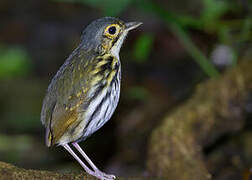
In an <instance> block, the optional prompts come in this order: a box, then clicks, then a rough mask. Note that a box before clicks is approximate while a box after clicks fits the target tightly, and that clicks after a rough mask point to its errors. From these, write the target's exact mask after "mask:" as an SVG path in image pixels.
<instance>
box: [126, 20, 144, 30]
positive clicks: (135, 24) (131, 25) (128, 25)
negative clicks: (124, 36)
mask: <svg viewBox="0 0 252 180" xmlns="http://www.w3.org/2000/svg"><path fill="white" fill-rule="evenodd" d="M141 24H143V23H142V22H128V23H126V31H130V30H132V29H135V28H137V27H138V26H140V25H141Z"/></svg>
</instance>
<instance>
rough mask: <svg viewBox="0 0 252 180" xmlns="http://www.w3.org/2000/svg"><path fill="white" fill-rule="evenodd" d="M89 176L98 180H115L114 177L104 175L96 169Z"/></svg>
mask: <svg viewBox="0 0 252 180" xmlns="http://www.w3.org/2000/svg"><path fill="white" fill-rule="evenodd" d="M91 175H93V176H95V177H97V178H98V179H100V180H114V179H116V176H115V175H112V174H106V173H104V172H102V171H100V170H98V169H97V170H96V171H94V172H92V173H91Z"/></svg>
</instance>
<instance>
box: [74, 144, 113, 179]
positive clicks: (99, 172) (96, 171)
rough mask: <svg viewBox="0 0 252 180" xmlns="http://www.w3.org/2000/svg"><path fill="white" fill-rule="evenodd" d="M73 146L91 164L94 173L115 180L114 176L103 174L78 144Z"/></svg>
mask: <svg viewBox="0 0 252 180" xmlns="http://www.w3.org/2000/svg"><path fill="white" fill-rule="evenodd" d="M72 144H73V146H74V147H75V148H76V149H77V150H78V151H79V153H80V154H81V155H82V156H83V157H84V158H85V160H86V161H87V162H88V163H89V165H90V166H91V167H92V168H93V170H94V172H95V173H96V174H97V175H102V176H104V177H106V178H109V179H115V178H116V177H115V176H114V175H109V174H105V173H103V172H101V171H100V170H99V169H98V168H97V167H96V166H95V165H94V163H93V162H92V161H91V159H89V157H88V156H87V155H86V153H85V152H84V151H83V150H82V149H81V147H80V146H79V144H78V143H76V142H74V143H72Z"/></svg>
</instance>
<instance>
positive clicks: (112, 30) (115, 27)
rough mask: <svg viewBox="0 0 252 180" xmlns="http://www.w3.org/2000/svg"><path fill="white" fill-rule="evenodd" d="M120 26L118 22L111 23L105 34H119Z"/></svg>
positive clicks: (110, 36)
mask: <svg viewBox="0 0 252 180" xmlns="http://www.w3.org/2000/svg"><path fill="white" fill-rule="evenodd" d="M119 30H120V26H119V25H118V24H111V25H109V26H107V27H106V29H105V30H104V35H105V36H107V37H109V38H114V37H116V36H117V35H118V34H119Z"/></svg>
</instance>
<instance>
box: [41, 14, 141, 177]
mask: <svg viewBox="0 0 252 180" xmlns="http://www.w3.org/2000/svg"><path fill="white" fill-rule="evenodd" d="M141 24H142V23H141V22H124V21H123V20H121V19H119V18H115V17H102V18H99V19H96V20H94V21H93V22H91V23H90V24H89V25H88V26H87V27H86V28H85V29H84V30H83V32H82V35H81V39H80V43H79V45H78V46H77V48H76V49H75V50H74V51H73V52H72V53H71V54H70V56H69V57H68V58H67V59H66V61H65V62H64V63H63V65H62V66H61V67H60V68H59V70H58V71H57V73H56V75H55V76H54V77H53V78H52V80H51V82H50V84H49V86H48V88H47V91H46V94H45V97H44V100H43V105H42V110H41V118H40V119H41V122H42V124H43V125H44V127H45V131H46V132H45V142H46V145H47V146H48V147H51V146H53V145H56V146H62V147H64V149H65V150H66V151H68V152H69V153H70V154H71V155H72V156H73V157H74V159H76V160H77V161H78V162H79V164H80V165H81V166H82V167H83V169H84V170H85V171H86V172H87V173H88V174H90V175H92V176H95V177H96V178H98V179H101V180H112V179H115V178H116V176H114V175H110V174H106V173H104V172H102V171H101V170H99V169H98V168H97V167H96V166H95V164H94V163H93V162H92V161H91V159H90V158H89V157H88V156H87V155H86V153H85V152H84V151H83V150H82V148H81V147H80V146H79V144H78V143H79V142H81V141H84V140H85V139H86V138H87V137H89V136H90V135H92V134H93V133H94V132H96V131H97V130H98V129H100V128H101V127H102V126H103V125H104V124H105V123H106V122H107V121H108V120H109V119H110V118H111V116H112V114H113V113H114V111H115V109H116V107H117V104H118V101H119V96H120V85H121V63H120V58H119V52H120V49H121V46H122V44H123V42H124V40H125V38H126V36H127V34H128V32H129V31H130V30H132V29H135V28H137V27H138V26H140V25H141ZM71 146H72V147H73V148H75V150H77V151H78V152H79V154H80V155H81V156H82V158H84V159H85V160H86V162H87V163H88V165H86V164H85V163H84V162H83V161H82V160H81V158H80V157H79V156H78V155H77V154H76V153H75V152H74V150H73V148H71ZM90 167H91V168H90Z"/></svg>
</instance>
